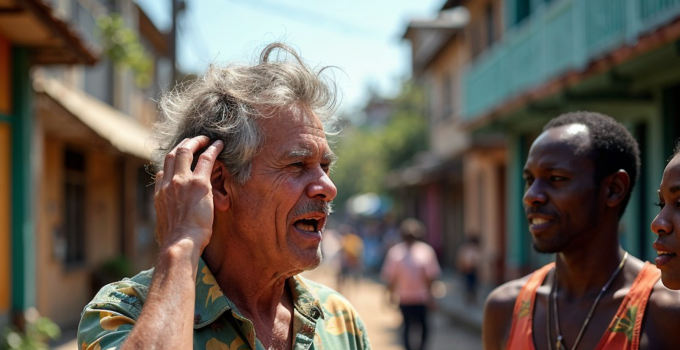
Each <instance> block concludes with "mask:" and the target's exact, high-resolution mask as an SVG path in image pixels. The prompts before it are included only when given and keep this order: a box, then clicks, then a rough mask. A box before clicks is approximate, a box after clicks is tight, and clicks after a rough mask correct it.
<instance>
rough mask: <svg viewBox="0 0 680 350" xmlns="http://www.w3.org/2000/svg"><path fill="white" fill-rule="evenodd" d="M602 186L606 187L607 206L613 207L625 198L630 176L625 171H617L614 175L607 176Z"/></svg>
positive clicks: (628, 188)
mask: <svg viewBox="0 0 680 350" xmlns="http://www.w3.org/2000/svg"><path fill="white" fill-rule="evenodd" d="M604 185H605V186H606V187H605V190H606V200H607V206H609V207H615V206H617V205H619V204H620V203H621V202H622V201H623V199H624V198H626V194H628V191H629V190H630V176H629V175H628V173H627V172H626V171H625V170H623V169H619V171H617V172H615V173H614V174H611V175H609V176H607V178H606V179H605V183H604Z"/></svg>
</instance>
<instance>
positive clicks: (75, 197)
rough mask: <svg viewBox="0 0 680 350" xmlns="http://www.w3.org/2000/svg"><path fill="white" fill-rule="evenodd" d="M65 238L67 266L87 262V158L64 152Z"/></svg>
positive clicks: (77, 153)
mask: <svg viewBox="0 0 680 350" xmlns="http://www.w3.org/2000/svg"><path fill="white" fill-rule="evenodd" d="M64 170H65V171H64V202H65V203H64V237H65V238H66V256H65V257H64V262H65V263H66V264H67V265H75V264H80V263H83V262H84V261H85V156H84V155H83V154H82V153H80V152H76V151H72V150H66V151H65V152H64Z"/></svg>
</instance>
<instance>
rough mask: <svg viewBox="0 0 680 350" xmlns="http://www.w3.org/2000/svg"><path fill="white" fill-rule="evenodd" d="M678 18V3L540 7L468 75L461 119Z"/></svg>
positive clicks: (622, 1)
mask: <svg viewBox="0 0 680 350" xmlns="http://www.w3.org/2000/svg"><path fill="white" fill-rule="evenodd" d="M679 15H680V0H560V1H553V2H551V3H550V4H546V5H544V6H543V7H541V8H538V9H537V10H536V12H535V13H533V14H532V16H531V17H530V18H528V19H527V20H526V21H525V22H524V23H522V24H521V25H519V26H517V27H515V28H512V29H510V30H508V32H506V34H505V36H504V38H503V40H502V41H500V42H498V43H497V44H496V45H494V46H492V47H490V48H489V49H488V50H487V51H486V52H483V53H482V54H481V55H480V56H479V57H478V58H477V59H475V60H474V61H473V62H471V64H470V65H469V66H468V68H467V69H466V71H465V72H464V77H463V79H464V80H463V84H464V96H463V99H464V104H463V118H464V119H465V120H467V121H470V120H474V119H476V118H478V117H480V116H482V115H484V114H485V113H486V112H488V111H490V110H491V109H493V107H495V106H498V105H499V104H501V103H503V102H504V101H507V100H509V99H510V98H512V97H513V96H516V95H519V94H521V93H522V92H525V91H527V90H528V89H530V88H533V87H536V86H538V85H540V84H541V83H545V82H547V81H549V80H550V79H552V78H555V77H557V76H560V75H561V74H564V73H565V72H567V71H570V70H579V69H583V68H584V67H585V65H586V64H587V63H588V62H590V61H591V60H593V59H596V58H597V57H599V56H602V55H603V54H605V53H607V52H610V51H612V50H614V49H616V48H618V47H621V46H623V45H633V44H635V42H636V40H637V38H638V37H639V36H640V35H641V34H644V33H646V32H649V31H652V30H654V29H655V28H657V27H659V26H661V25H663V24H664V23H666V22H668V21H670V20H672V19H673V18H675V17H678V16H679Z"/></svg>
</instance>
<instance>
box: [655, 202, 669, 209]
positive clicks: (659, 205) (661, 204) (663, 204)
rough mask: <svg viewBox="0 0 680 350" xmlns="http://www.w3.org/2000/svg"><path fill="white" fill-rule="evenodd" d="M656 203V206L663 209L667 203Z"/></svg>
mask: <svg viewBox="0 0 680 350" xmlns="http://www.w3.org/2000/svg"><path fill="white" fill-rule="evenodd" d="M654 205H656V206H657V207H659V208H660V209H663V207H665V206H666V203H661V202H657V203H654Z"/></svg>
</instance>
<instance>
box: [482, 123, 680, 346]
mask: <svg viewBox="0 0 680 350" xmlns="http://www.w3.org/2000/svg"><path fill="white" fill-rule="evenodd" d="M639 169H640V153H639V149H638V145H637V142H636V141H635V139H634V138H633V136H632V135H631V134H630V132H628V130H627V129H626V127H625V126H623V125H622V124H621V123H619V122H617V121H616V120H614V119H613V118H611V117H609V116H605V115H603V114H600V113H593V112H575V113H567V114H563V115H561V116H559V117H557V118H555V119H553V120H551V121H550V122H549V123H548V124H547V125H546V126H545V127H544V128H543V133H541V134H540V135H539V136H538V138H537V139H536V140H535V141H534V143H533V145H532V146H531V148H530V149H529V155H528V158H527V161H526V164H525V165H524V180H525V184H526V187H525V193H524V198H523V203H524V210H525V213H526V219H527V222H528V224H529V231H530V232H531V235H532V238H533V243H534V248H535V249H536V250H537V251H539V252H541V253H555V254H556V256H555V260H556V261H555V263H550V264H548V265H546V266H544V267H543V268H541V269H538V270H536V271H534V272H533V273H532V274H531V275H529V276H526V277H523V278H520V279H517V280H514V281H510V282H508V283H506V284H504V285H502V286H500V287H498V288H496V290H494V291H493V292H492V293H491V295H490V296H489V298H488V299H487V302H486V307H485V310H484V325H483V331H482V337H483V342H484V349H485V350H499V349H506V350H526V349H537V350H538V349H548V350H565V349H601V350H605V349H606V350H609V349H626V350H638V349H640V350H643V349H644V350H652V349H654V350H656V349H677V348H678V344H679V343H678V339H679V338H678V334H677V330H678V329H680V308H678V300H680V294H678V293H677V292H673V291H669V290H668V289H666V288H664V286H663V285H662V284H661V282H660V281H659V277H660V274H659V271H658V270H657V269H656V268H655V267H654V266H653V265H651V264H649V263H645V262H642V261H640V260H639V259H637V258H635V257H633V256H631V255H629V254H628V253H627V252H626V251H624V250H623V249H622V248H621V245H620V242H619V231H618V228H619V220H620V218H621V216H622V215H623V213H624V211H625V209H626V205H627V203H628V200H629V199H630V196H631V191H632V189H633V186H634V184H635V180H636V179H637V176H638V173H639ZM673 205H675V203H674V204H673Z"/></svg>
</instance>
